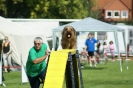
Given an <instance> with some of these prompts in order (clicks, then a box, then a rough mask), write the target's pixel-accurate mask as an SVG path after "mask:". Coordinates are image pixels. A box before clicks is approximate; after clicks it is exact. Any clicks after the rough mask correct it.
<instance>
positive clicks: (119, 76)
mask: <svg viewBox="0 0 133 88" xmlns="http://www.w3.org/2000/svg"><path fill="white" fill-rule="evenodd" d="M122 66H123V71H122V72H121V71H120V64H119V61H115V62H111V61H109V62H108V63H107V64H106V65H104V64H103V63H100V64H98V65H97V68H89V65H88V64H86V65H85V68H82V74H83V82H84V88H133V61H128V66H129V69H128V70H127V69H126V62H125V61H124V62H123V64H122ZM4 77H5V81H4V83H5V84H6V88H30V85H29V83H25V84H21V72H13V71H11V72H10V73H4ZM57 80H58V79H57ZM0 88H3V86H0Z"/></svg>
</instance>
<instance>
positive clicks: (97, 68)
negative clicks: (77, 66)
mask: <svg viewBox="0 0 133 88" xmlns="http://www.w3.org/2000/svg"><path fill="white" fill-rule="evenodd" d="M103 69H107V67H96V68H95V67H85V68H82V70H103Z"/></svg>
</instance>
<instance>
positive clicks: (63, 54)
mask: <svg viewBox="0 0 133 88" xmlns="http://www.w3.org/2000/svg"><path fill="white" fill-rule="evenodd" d="M68 52H71V53H72V54H75V53H76V50H69V49H66V50H59V51H52V52H51V53H50V58H49V63H48V68H47V73H46V77H45V82H44V87H43V88H62V87H63V82H64V78H65V69H66V64H67V60H68Z"/></svg>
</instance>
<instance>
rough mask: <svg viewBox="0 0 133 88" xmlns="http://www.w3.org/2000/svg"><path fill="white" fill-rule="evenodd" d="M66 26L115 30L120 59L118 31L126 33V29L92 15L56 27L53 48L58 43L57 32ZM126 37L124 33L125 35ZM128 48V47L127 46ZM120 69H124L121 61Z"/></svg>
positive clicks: (81, 30) (87, 29)
mask: <svg viewBox="0 0 133 88" xmlns="http://www.w3.org/2000/svg"><path fill="white" fill-rule="evenodd" d="M65 26H72V27H73V28H74V29H75V30H76V31H77V32H90V31H94V32H100V31H105V32H114V37H115V42H116V47H117V51H118V57H119V59H120V52H119V47H118V46H119V44H118V33H117V32H122V33H123V34H124V33H125V30H124V29H122V28H118V27H116V26H114V25H111V24H108V23H105V22H101V21H99V20H96V19H93V18H91V17H88V18H85V19H83V20H81V21H77V22H72V23H69V24H66V25H63V26H59V27H57V28H55V29H53V49H55V44H56V39H55V37H56V32H61V31H62V30H63V29H64V27H65ZM123 38H124V35H123ZM124 45H125V39H124ZM125 50H126V48H125ZM120 69H121V71H122V65H121V61H120Z"/></svg>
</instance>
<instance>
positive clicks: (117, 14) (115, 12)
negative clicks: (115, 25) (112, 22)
mask: <svg viewBox="0 0 133 88" xmlns="http://www.w3.org/2000/svg"><path fill="white" fill-rule="evenodd" d="M114 18H120V11H118V10H116V11H114Z"/></svg>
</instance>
